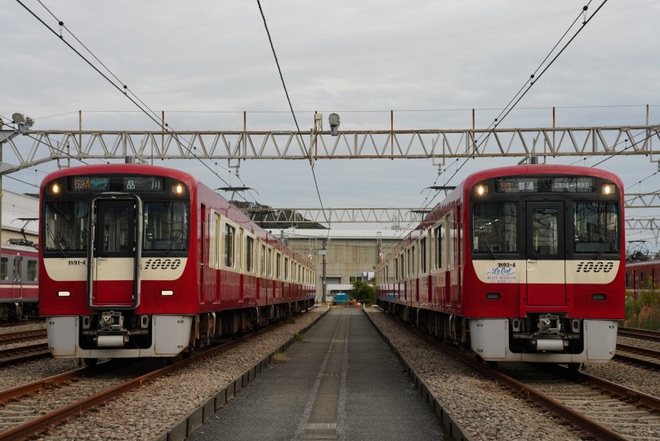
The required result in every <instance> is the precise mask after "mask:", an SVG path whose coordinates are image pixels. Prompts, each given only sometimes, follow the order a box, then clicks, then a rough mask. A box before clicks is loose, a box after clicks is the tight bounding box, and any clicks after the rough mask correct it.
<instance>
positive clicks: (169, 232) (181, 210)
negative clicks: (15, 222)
mask: <svg viewBox="0 0 660 441" xmlns="http://www.w3.org/2000/svg"><path fill="white" fill-rule="evenodd" d="M85 178H86V179H87V178H89V177H85ZM76 179H77V180H81V177H73V178H69V183H68V184H67V185H58V186H57V187H56V186H55V184H51V186H50V187H49V188H48V191H49V192H48V193H47V195H46V197H45V199H44V212H43V228H44V239H45V240H44V244H43V246H44V252H45V253H47V254H51V253H53V255H55V256H56V255H62V254H64V255H67V256H69V255H72V256H75V255H78V256H84V255H87V251H88V247H89V245H90V243H91V244H93V247H94V254H95V255H99V256H102V255H105V256H116V257H120V256H122V255H134V254H135V252H136V249H135V248H136V246H138V244H141V251H142V253H141V254H142V255H147V256H148V255H163V254H182V253H186V252H187V250H188V246H189V234H188V231H189V218H190V216H189V203H188V201H187V198H186V197H185V196H181V195H180V194H175V193H171V192H168V191H166V190H167V189H166V186H165V183H164V182H163V184H162V185H161V184H159V185H158V186H157V187H156V188H159V189H160V188H162V191H156V190H151V191H135V188H132V190H133V192H124V191H125V190H127V189H126V188H125V187H126V184H125V182H126V178H124V177H113V178H102V179H104V180H102V182H106V183H107V185H106V186H105V187H103V188H101V190H113V189H116V190H122V191H118V192H110V191H100V192H97V191H92V190H91V189H87V188H86V187H80V184H77V185H78V187H76V186H74V185H73V184H72V182H73V181H74V180H76ZM95 179H99V178H98V177H95ZM115 181H117V182H120V183H121V185H119V187H114V186H113V185H112V184H113V183H115ZM129 182H130V181H129ZM62 187H64V189H63V188H62ZM54 188H57V190H55V189H54ZM168 194H169V195H170V196H168ZM140 217H141V219H142V222H141V223H140V224H141V225H138V223H139V221H138V219H140ZM138 234H140V235H141V237H140V238H138V237H137V235H138ZM139 239H140V240H139Z"/></svg>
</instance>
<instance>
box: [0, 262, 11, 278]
mask: <svg viewBox="0 0 660 441" xmlns="http://www.w3.org/2000/svg"><path fill="white" fill-rule="evenodd" d="M7 279H9V259H8V258H6V257H3V258H0V280H7Z"/></svg>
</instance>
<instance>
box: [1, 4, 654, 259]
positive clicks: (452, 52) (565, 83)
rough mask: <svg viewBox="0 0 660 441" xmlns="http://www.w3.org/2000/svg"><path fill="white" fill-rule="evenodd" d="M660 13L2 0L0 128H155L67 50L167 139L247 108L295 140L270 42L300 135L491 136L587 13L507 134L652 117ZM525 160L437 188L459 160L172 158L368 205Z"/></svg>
mask: <svg viewBox="0 0 660 441" xmlns="http://www.w3.org/2000/svg"><path fill="white" fill-rule="evenodd" d="M603 3H604V4H603ZM585 5H588V9H587V10H586V12H584V13H583V6H585ZM601 5H602V7H601V8H600V9H599V10H598V12H597V13H596V14H595V15H593V16H592V14H594V13H595V12H596V10H597V9H598V8H599V7H600V6H601ZM262 12H263V16H264V17H265V23H264V19H263V18H262ZM659 18H660V3H659V2H657V0H628V1H625V2H623V1H618V2H617V1H605V2H603V1H602V0H599V1H591V2H589V1H588V0H583V1H581V2H577V1H574V0H554V1H552V2H540V1H529V0H473V1H470V2H465V1H459V0H445V1H431V0H335V1H332V2H319V1H309V0H307V1H302V0H298V1H295V0H279V1H273V0H271V1H268V0H263V1H261V9H260V4H259V2H257V1H248V0H223V1H221V2H219V1H210V0H193V1H186V2H180V1H172V0H141V1H139V2H136V1H132V0H113V1H110V2H107V1H105V2H103V1H90V0H87V1H82V0H58V1H53V0H20V1H11V0H8V1H5V2H4V6H3V8H2V9H0V37H1V38H2V41H3V45H2V52H3V63H2V66H3V67H2V69H1V70H0V79H2V84H3V87H2V99H0V118H2V119H3V120H4V121H5V122H7V121H8V120H9V119H10V118H11V115H12V113H14V112H22V113H24V114H26V115H28V116H30V117H31V118H33V119H34V120H35V125H34V129H39V130H47V129H76V128H77V127H78V115H79V111H80V112H82V120H83V128H84V129H94V130H96V129H98V130H102V129H107V130H157V129H158V128H159V127H158V126H157V125H156V123H155V122H154V121H153V120H152V119H150V118H149V117H148V116H147V115H145V113H143V112H141V111H140V109H138V108H137V107H136V106H135V105H134V104H133V103H132V102H131V101H129V100H128V99H127V98H126V96H125V95H124V94H123V93H122V92H121V91H120V90H118V89H117V88H116V87H115V86H114V85H113V84H111V82H109V81H107V80H106V79H104V78H103V76H101V75H100V74H99V73H98V72H97V71H95V70H94V69H93V68H92V67H91V66H90V65H89V64H88V63H87V62H86V61H84V60H83V59H81V57H80V56H78V55H77V54H76V53H75V52H74V51H73V50H72V49H71V48H69V47H67V45H65V44H64V41H66V42H69V43H70V44H71V45H72V46H74V48H76V50H78V51H80V52H81V53H83V55H84V56H85V57H86V58H87V59H88V60H90V62H91V63H92V64H94V65H96V66H101V63H102V66H105V68H107V70H104V72H105V74H106V75H109V73H111V75H112V76H114V77H116V78H118V80H117V81H114V80H113V82H114V84H115V85H116V84H119V85H126V86H127V87H128V89H129V90H130V92H131V93H132V94H134V95H135V96H137V97H138V98H139V99H140V100H141V101H142V102H143V103H145V105H146V106H147V107H148V108H149V109H151V110H153V111H154V112H156V113H157V114H160V113H161V112H164V113H165V115H166V119H167V121H168V124H169V126H170V128H172V129H173V130H241V129H242V128H243V114H244V112H246V113H245V114H246V115H247V125H248V130H295V123H294V119H293V116H292V114H291V112H290V108H289V104H288V100H287V95H286V93H285V89H284V87H283V85H282V81H281V78H280V72H279V71H278V68H277V64H276V62H275V58H274V55H273V51H272V49H271V46H270V42H269V35H270V38H271V39H272V43H273V45H274V47H275V53H276V55H277V60H278V62H279V66H280V68H281V75H282V78H284V82H285V84H286V91H288V99H289V100H290V102H291V105H292V107H293V109H294V112H295V115H296V120H297V121H298V124H299V127H300V128H301V130H309V129H310V128H311V127H312V125H313V115H314V112H319V113H322V114H323V115H324V119H326V118H327V115H329V114H330V113H332V112H336V113H338V114H340V116H341V129H346V130H349V129H353V130H376V129H387V128H389V127H390V111H393V114H394V115H395V127H396V128H402V129H403V128H407V129H410V128H417V129H421V128H447V129H449V128H453V129H462V128H469V127H471V125H472V111H473V109H474V112H475V115H476V125H477V127H481V128H485V127H488V126H489V125H490V123H491V122H492V121H493V118H494V117H495V116H497V115H498V113H499V112H500V111H501V110H502V109H504V108H506V106H507V105H508V104H509V102H510V101H511V99H512V98H513V97H515V96H516V94H517V92H518V91H519V90H520V89H521V87H523V86H525V85H526V84H527V82H528V80H529V78H530V75H531V74H532V73H533V72H535V71H536V70H537V68H538V67H539V66H542V65H543V62H544V58H545V57H546V56H547V55H548V54H549V53H551V50H552V49H553V47H554V46H555V45H556V44H557V42H559V41H560V39H561V38H562V36H563V35H564V34H565V33H567V32H568V34H567V35H569V36H573V35H574V34H575V32H576V31H577V29H578V28H579V25H578V26H577V27H573V28H571V24H572V23H573V22H574V21H575V20H576V19H578V23H581V22H582V21H584V20H586V19H589V21H588V22H587V24H586V25H584V29H583V30H582V31H581V32H580V33H578V34H577V36H576V37H575V39H574V40H573V41H571V42H570V43H569V44H568V46H567V47H566V49H565V50H564V51H563V52H562V53H561V54H559V55H558V57H557V58H556V60H554V61H553V62H552V64H550V65H549V66H548V67H547V70H545V71H544V72H543V74H542V76H540V77H538V76H537V80H536V82H535V84H534V86H533V87H531V88H530V89H529V92H528V93H527V94H526V95H525V96H524V97H523V98H522V99H521V100H520V102H519V103H518V104H517V105H516V107H515V108H514V109H513V111H511V112H510V113H509V114H508V116H507V117H506V119H504V120H502V121H500V127H501V128H504V127H550V126H551V125H552V123H553V121H552V109H553V108H554V109H555V112H556V121H555V123H556V124H557V125H558V126H566V127H581V126H620V125H643V124H645V123H646V121H647V118H648V120H649V122H650V123H651V124H658V123H660V81H658V76H659V74H660V57H658V56H657V42H658V41H660V28H659V27H658V26H657V21H658V19H659ZM40 20H42V21H43V24H42V22H41V21H40ZM60 21H61V22H62V23H63V26H60V24H59V23H58V22H60ZM46 25H47V26H49V27H50V28H51V29H52V31H51V30H49V29H48V28H47V27H46ZM266 29H267V30H268V33H267V32H266ZM60 33H61V35H62V39H61V38H60V37H59V36H58V35H57V34H60ZM74 37H75V38H74ZM566 41H567V40H566V39H564V40H563V43H561V44H562V45H563V44H565V43H566ZM87 50H88V51H89V52H86V51H87ZM90 52H91V54H93V56H92V55H91V54H90ZM554 54H556V52H554ZM94 57H96V59H95V58H94ZM546 65H547V62H546ZM111 78H112V77H111ZM324 125H325V128H328V127H327V121H326V122H324ZM15 141H16V142H17V143H19V142H25V143H26V144H25V145H26V148H29V143H28V142H27V141H21V140H20V139H16V140H15ZM658 142H660V140H658ZM602 159H603V158H602V157H599V158H588V157H586V158H549V159H548V161H550V162H553V161H554V162H562V163H579V164H581V165H586V166H591V165H594V164H596V163H597V162H600V161H601V160H602ZM5 160H7V158H5ZM518 160H519V158H512V159H511V160H509V159H502V160H493V159H487V158H486V159H479V158H478V159H474V160H470V161H469V162H468V163H467V164H465V166H464V167H462V168H461V170H460V172H459V173H458V174H456V175H455V176H454V177H453V178H452V179H453V181H452V182H444V180H445V177H447V178H448V177H449V176H451V175H453V170H452V168H455V167H457V164H456V161H446V162H445V164H444V165H443V166H440V167H438V165H437V164H434V163H433V161H431V160H396V161H390V160H323V161H318V162H317V163H316V165H315V167H314V175H313V174H312V171H311V167H310V165H309V163H308V162H307V161H290V160H289V161H284V160H281V161H267V160H252V161H244V162H242V163H241V166H240V168H239V169H238V170H235V169H228V168H227V164H224V163H215V164H211V165H210V169H211V170H209V168H207V167H204V166H202V165H201V164H199V163H195V161H187V162H188V163H186V164H184V165H179V164H177V165H176V166H177V167H180V168H184V169H187V170H189V171H192V172H193V173H195V174H197V175H198V176H200V177H201V178H202V180H204V181H205V182H206V183H207V184H208V185H209V186H210V187H212V188H217V187H222V186H226V184H227V183H229V184H231V185H244V186H248V187H251V188H254V192H252V194H251V195H248V196H247V197H248V199H251V200H252V199H256V200H257V201H258V202H259V203H262V204H266V205H269V206H272V207H278V208H284V207H303V208H305V207H312V208H313V207H320V206H321V203H322V205H323V206H324V207H325V208H331V207H339V208H349V207H364V208H369V207H418V206H422V205H424V204H425V203H426V201H427V200H428V198H429V196H430V195H429V194H428V192H425V191H424V189H425V188H427V187H429V186H431V185H434V184H436V185H437V184H447V185H455V184H456V183H457V181H458V180H460V179H461V178H462V177H464V176H465V175H466V174H468V173H470V172H473V171H476V170H480V169H483V168H487V167H491V166H493V165H508V164H513V163H517V162H518ZM654 161H655V159H654V158H648V157H643V156H639V157H637V156H635V157H630V158H616V159H614V160H611V161H605V162H603V163H602V164H601V165H599V167H601V168H605V169H608V170H611V171H614V172H616V173H618V174H619V175H620V176H621V177H622V179H623V181H624V184H625V185H626V189H627V190H628V191H632V192H654V191H657V190H659V189H660V176H658V175H656V174H655V173H656V172H657V170H658V167H657V164H656V163H655V162H654ZM162 165H166V166H167V165H170V164H162ZM56 167H57V164H55V163H46V164H41V165H39V166H37V167H35V168H31V169H28V170H23V171H20V172H16V173H13V174H11V175H6V176H5V177H4V179H3V187H4V188H7V189H9V190H12V191H16V192H36V186H38V185H39V183H40V182H41V180H42V179H43V178H44V176H45V175H46V174H47V173H48V172H50V171H52V170H54V169H56ZM212 171H213V172H215V173H213V172H212ZM216 173H217V175H216ZM439 173H440V176H439ZM314 178H316V184H315V179H314ZM316 185H318V193H317V191H316ZM319 194H320V197H321V201H322V202H320V201H319V196H318V195H319ZM431 197H432V196H431ZM646 210H649V209H646ZM628 216H636V217H640V218H641V217H648V216H654V213H650V212H649V211H644V210H639V213H637V212H635V213H630V212H629V213H628ZM362 228H370V226H369V225H364V226H363V227H362ZM631 234H632V233H631ZM636 234H637V233H636ZM642 236H643V234H642ZM642 236H640V238H641V237H642ZM631 237H632V236H631ZM636 237H637V236H635V238H636ZM651 238H652V236H651ZM651 245H652V246H655V245H656V244H655V243H653V244H651Z"/></svg>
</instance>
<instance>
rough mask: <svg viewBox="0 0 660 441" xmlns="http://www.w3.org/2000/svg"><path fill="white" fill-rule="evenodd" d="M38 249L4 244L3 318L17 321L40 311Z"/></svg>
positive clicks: (0, 277)
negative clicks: (38, 306)
mask: <svg viewBox="0 0 660 441" xmlns="http://www.w3.org/2000/svg"><path fill="white" fill-rule="evenodd" d="M37 259H38V253H37V249H36V248H34V247H31V246H23V245H11V244H7V245H3V246H2V255H1V256H0V321H1V322H16V321H20V320H26V319H30V318H35V317H36V316H37V314H38V308H37V303H38V300H39V299H38V288H39V284H38V279H37V278H38V271H37Z"/></svg>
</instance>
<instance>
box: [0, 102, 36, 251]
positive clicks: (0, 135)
mask: <svg viewBox="0 0 660 441" xmlns="http://www.w3.org/2000/svg"><path fill="white" fill-rule="evenodd" d="M11 118H12V120H13V122H14V124H17V125H18V129H16V130H3V129H2V126H3V124H4V123H3V122H2V119H1V118H0V244H2V227H3V225H2V175H3V174H4V172H5V164H3V163H2V145H3V144H4V143H5V142H7V141H9V140H10V139H13V138H15V137H16V136H18V135H25V133H26V132H27V131H28V130H29V129H30V127H32V124H34V121H33V120H32V118H30V117H27V118H26V117H25V116H24V115H23V114H21V113H14V114H13V115H12V116H11Z"/></svg>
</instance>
